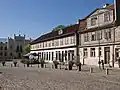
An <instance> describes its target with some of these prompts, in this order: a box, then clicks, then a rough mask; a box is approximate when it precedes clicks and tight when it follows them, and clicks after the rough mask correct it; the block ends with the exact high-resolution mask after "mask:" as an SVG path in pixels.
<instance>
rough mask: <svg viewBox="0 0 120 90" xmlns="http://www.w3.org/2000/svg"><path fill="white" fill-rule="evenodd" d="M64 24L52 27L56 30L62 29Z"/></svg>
mask: <svg viewBox="0 0 120 90" xmlns="http://www.w3.org/2000/svg"><path fill="white" fill-rule="evenodd" d="M65 27H66V26H64V25H58V26H56V27H55V28H53V31H57V30H60V29H63V28H65Z"/></svg>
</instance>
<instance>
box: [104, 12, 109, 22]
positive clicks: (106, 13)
mask: <svg viewBox="0 0 120 90" xmlns="http://www.w3.org/2000/svg"><path fill="white" fill-rule="evenodd" d="M108 21H110V12H108V11H107V12H105V14H104V22H108Z"/></svg>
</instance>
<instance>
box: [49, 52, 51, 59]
mask: <svg viewBox="0 0 120 90" xmlns="http://www.w3.org/2000/svg"><path fill="white" fill-rule="evenodd" d="M50 56H51V55H50V52H49V60H50V59H51V58H50Z"/></svg>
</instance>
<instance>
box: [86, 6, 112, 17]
mask: <svg viewBox="0 0 120 90" xmlns="http://www.w3.org/2000/svg"><path fill="white" fill-rule="evenodd" d="M111 10H113V9H110V8H97V9H95V10H94V11H93V12H91V13H90V14H89V15H88V16H87V17H86V19H87V18H89V17H92V16H96V15H98V14H102V13H104V12H106V11H111Z"/></svg>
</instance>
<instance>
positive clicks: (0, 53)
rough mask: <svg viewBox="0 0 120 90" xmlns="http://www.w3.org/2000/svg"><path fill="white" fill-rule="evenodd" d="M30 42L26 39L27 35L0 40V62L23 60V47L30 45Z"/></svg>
mask: <svg viewBox="0 0 120 90" xmlns="http://www.w3.org/2000/svg"><path fill="white" fill-rule="evenodd" d="M29 43H30V40H27V39H25V35H24V36H22V35H15V34H14V38H11V37H8V38H6V39H5V38H4V39H2V38H1V39H0V60H6V59H13V58H22V55H23V47H24V45H26V44H29Z"/></svg>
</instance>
